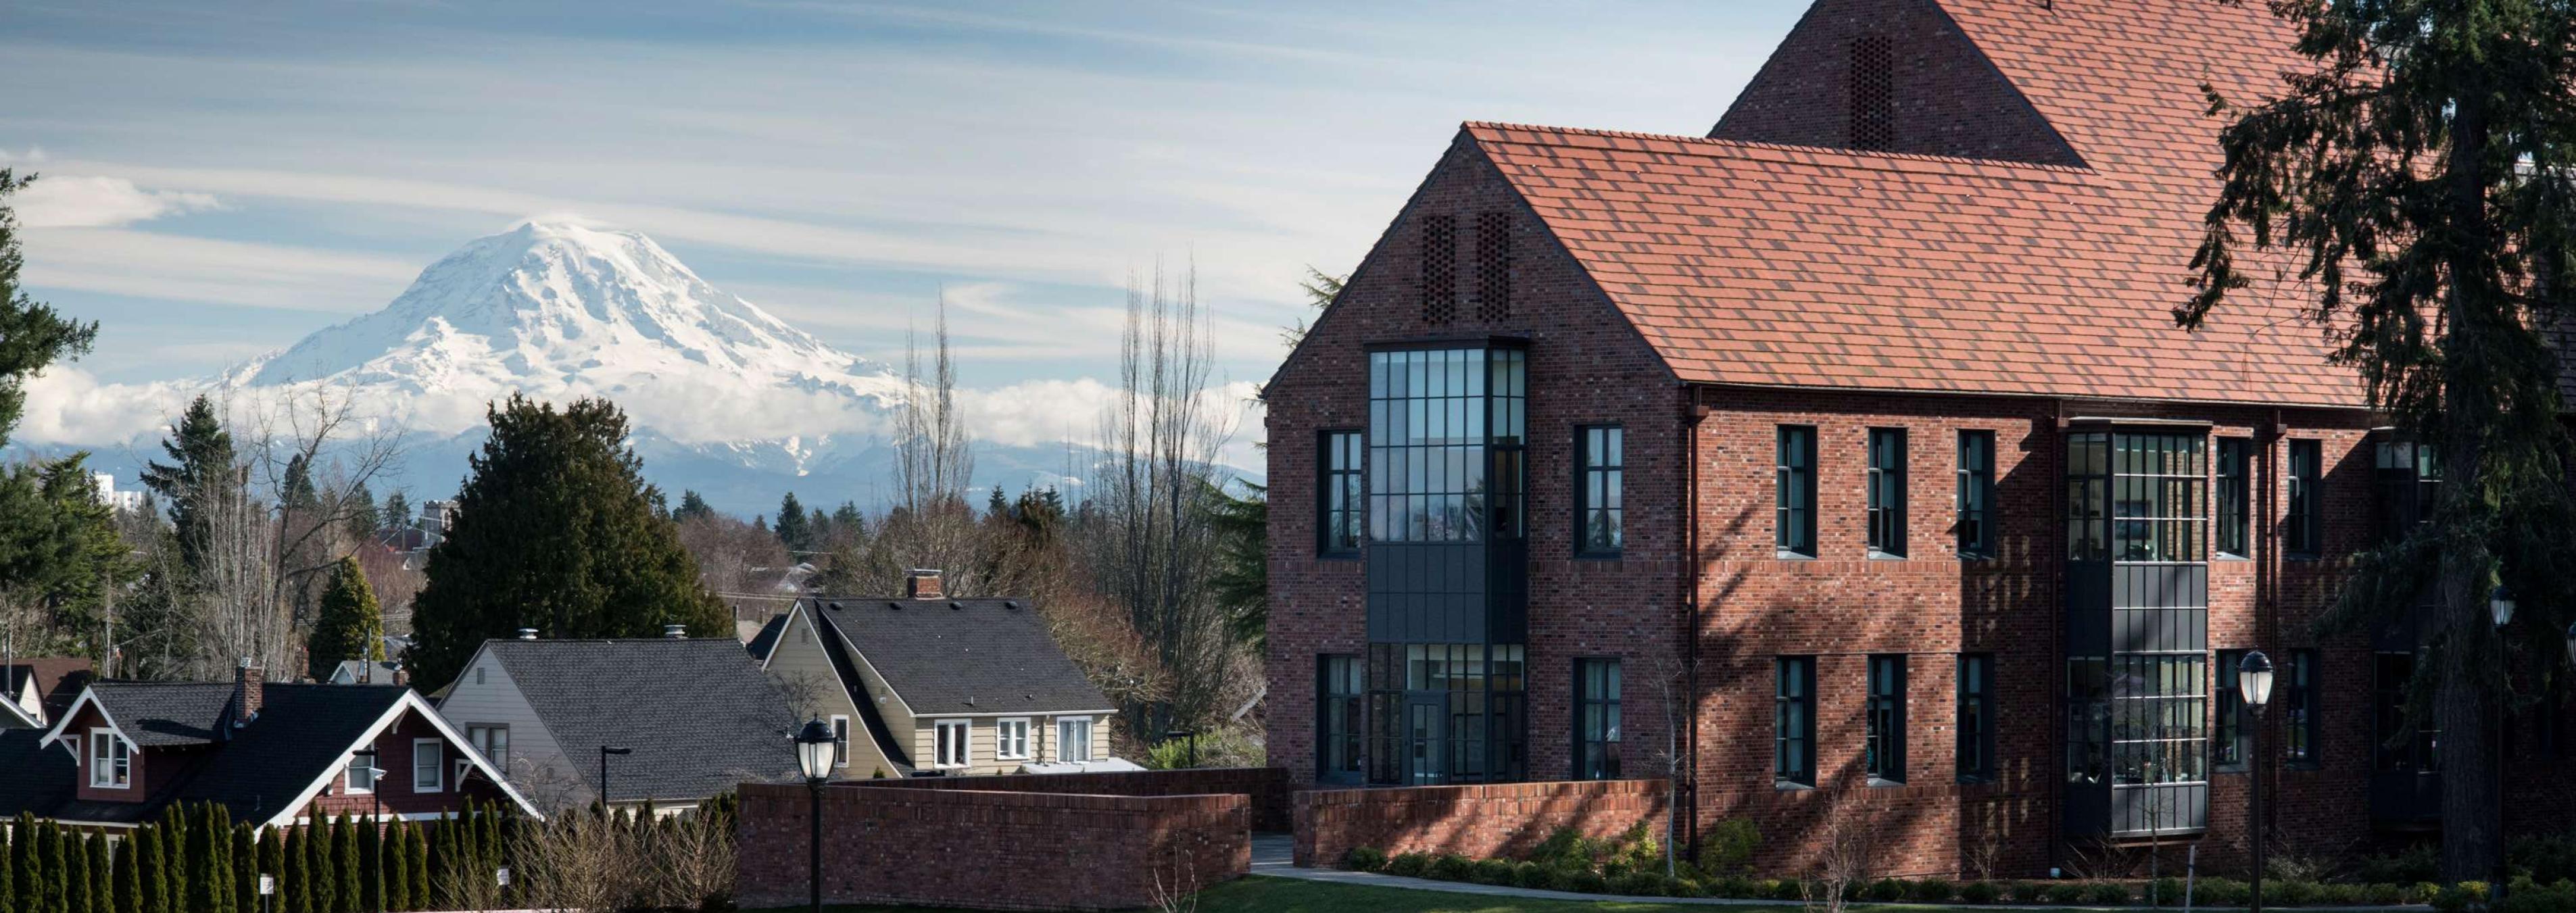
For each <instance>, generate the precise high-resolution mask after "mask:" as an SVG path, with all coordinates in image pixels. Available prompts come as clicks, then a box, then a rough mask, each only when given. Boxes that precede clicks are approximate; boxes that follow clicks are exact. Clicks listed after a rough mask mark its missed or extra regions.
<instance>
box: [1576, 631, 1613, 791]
mask: <svg viewBox="0 0 2576 913" xmlns="http://www.w3.org/2000/svg"><path fill="white" fill-rule="evenodd" d="M1574 706H1575V715H1574V778H1575V779H1577V780H1615V779H1618V778H1619V661H1618V660H1615V659H1578V660H1575V661H1574Z"/></svg>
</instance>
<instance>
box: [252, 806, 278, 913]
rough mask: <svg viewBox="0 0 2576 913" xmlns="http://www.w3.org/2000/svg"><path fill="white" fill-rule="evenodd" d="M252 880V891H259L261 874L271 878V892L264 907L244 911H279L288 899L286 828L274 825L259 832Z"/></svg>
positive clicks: (256, 912) (253, 861)
mask: <svg viewBox="0 0 2576 913" xmlns="http://www.w3.org/2000/svg"><path fill="white" fill-rule="evenodd" d="M253 852H254V853H255V855H254V856H253V860H252V862H251V876H250V882H251V886H252V893H253V894H257V893H258V886H259V876H262V875H266V876H268V878H269V891H270V892H271V893H270V895H269V897H268V899H267V902H266V904H265V905H264V908H251V909H246V910H244V911H243V913H279V911H280V909H281V908H282V907H283V906H284V904H283V901H284V900H285V899H286V898H285V894H286V828H282V827H272V828H269V829H267V830H263V831H260V832H259V846H258V847H257V848H256V849H254V850H253Z"/></svg>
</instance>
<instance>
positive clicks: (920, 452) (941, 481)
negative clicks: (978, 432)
mask: <svg viewBox="0 0 2576 913" xmlns="http://www.w3.org/2000/svg"><path fill="white" fill-rule="evenodd" d="M933 326H934V329H933V346H934V348H933V353H932V356H931V368H930V375H929V376H928V377H927V378H924V377H923V375H922V360H921V349H920V347H919V346H918V344H917V343H916V342H915V340H914V337H913V336H912V334H911V333H910V332H906V333H905V334H904V356H903V363H904V379H905V381H906V385H905V386H906V395H905V398H904V404H903V409H902V411H901V412H899V413H897V415H896V425H895V478H894V486H895V501H894V505H893V508H892V509H891V510H889V511H888V512H887V513H886V516H885V519H884V521H883V522H882V523H879V524H878V527H877V535H876V536H874V537H873V538H872V539H871V540H870V541H869V542H868V548H867V549H866V551H865V552H864V554H865V556H866V560H865V564H866V565H867V567H868V572H867V573H864V574H860V575H853V576H854V577H856V578H857V579H860V580H863V581H865V582H867V583H869V584H872V585H873V586H875V587H883V588H884V590H885V591H887V592H891V591H892V590H893V588H894V587H895V586H897V585H898V584H899V583H900V581H901V579H902V577H903V574H904V573H905V572H907V571H909V570H912V569H914V568H937V569H939V570H940V571H941V573H942V578H943V579H942V585H943V586H944V587H945V588H946V590H947V591H948V592H949V593H951V594H954V595H961V596H977V595H984V594H985V587H984V581H983V579H982V578H981V575H979V574H978V573H977V571H978V570H979V569H980V568H982V567H984V565H985V562H983V561H980V560H978V559H979V557H981V546H982V543H980V542H979V541H978V540H979V538H980V537H979V535H978V533H979V530H978V529H977V524H976V520H975V509H974V507H973V505H971V504H970V503H968V501H967V499H966V485H967V480H968V479H969V478H970V477H972V476H973V475H974V472H975V454H974V449H973V448H972V447H971V446H970V445H969V444H968V443H967V435H966V422H965V417H964V416H963V415H961V414H959V412H958V410H957V363H956V360H955V359H954V358H952V357H951V356H950V354H949V346H948V300H947V298H946V297H945V296H943V297H941V299H940V301H939V311H938V315H937V317H936V322H935V323H934V325H933Z"/></svg>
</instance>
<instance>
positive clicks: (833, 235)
mask: <svg viewBox="0 0 2576 913" xmlns="http://www.w3.org/2000/svg"><path fill="white" fill-rule="evenodd" d="M1805 5H1806V4H1805V2H1804V0H1702V2H1647V3H1633V4H1615V5H1612V4H1558V3H1546V4H1542V3H1454V4H1422V5H1402V6H1396V5H1388V4H1375V3H1353V4H1341V3H1296V4H1280V3H1262V4H1250V3H1247V4H1238V5H1210V4H1178V3H1157V2H1128V3H1116V4H1110V3H1087V4H974V5H964V4H960V5H942V6H929V5H901V4H871V3H833V2H775V3H770V2H760V3H702V2H690V3H675V2H659V0H647V2H621V3H607V2H602V3H579V4H576V3H543V2H514V3H482V2H443V0H383V2H369V3H348V2H331V3H318V2H316V3H296V2H274V3H258V4H203V3H198V2H176V3H129V2H116V0H80V2H58V0H39V2H23V0H0V23H5V27H0V85H6V86H8V87H9V90H8V93H7V99H8V100H7V102H6V103H5V104H0V164H6V165H8V166H11V167H16V168H19V169H22V170H27V169H32V170H35V171H39V172H42V173H44V174H45V175H46V177H47V180H48V181H50V182H52V183H51V186H50V187H48V186H45V185H40V186H39V190H40V191H41V195H34V196H31V197H30V198H29V199H26V200H22V201H21V203H22V215H23V216H24V217H25V218H26V219H27V221H28V222H29V230H28V232H27V248H28V254H29V265H28V268H27V279H28V280H29V282H30V285H31V286H32V291H33V292H34V293H35V294H36V295H37V296H38V297H40V298H42V299H45V300H48V301H51V302H52V303H54V304H56V305H58V306H60V307H62V308H64V309H65V310H68V311H70V312H72V313H74V314H77V315H80V316H83V317H89V318H96V319H99V320H101V321H103V322H104V324H105V330H104V332H103V334H102V336H101V339H100V345H99V349H98V351H97V352H96V353H95V354H94V355H92V356H90V357H89V358H86V359H84V360H83V361H82V362H81V363H80V364H79V365H77V366H76V370H78V371H80V372H83V373H84V374H86V375H88V376H89V377H90V378H91V379H94V380H96V381H100V382H106V383H119V384H122V383H142V382H147V381H157V380H168V379H174V378H184V377H196V376H203V375H208V374H212V373H213V372H215V371H218V370H220V369H222V368H223V367H225V366H226V365H228V364H230V363H233V362H237V361H240V360H243V359H246V358H249V357H251V356H253V355H256V354H259V353H261V352H263V351H266V350H269V349H272V348H277V347H281V346H284V345H287V344H290V343H292V342H293V341H295V340H296V339H298V338H300V337H301V336H303V335H304V334H305V333H308V332H310V331H312V330H314V329H317V328H320V327H322V326H325V325H328V324H331V323H336V322H339V321H341V320H345V319H348V318H349V317H350V316H353V315H356V314H360V313H364V312H367V311H370V310H374V309H376V308H378V307H381V306H382V305H383V304H385V303H386V302H387V301H389V300H391V299H392V298H393V297H394V296H395V295H396V294H398V293H399V292H400V291H401V290H402V288H403V287H404V286H405V285H407V284H408V283H409V282H410V280H411V278H412V277H413V275H415V274H416V273H417V272H418V271H419V270H420V268H421V267H423V266H426V265H427V264H428V263H430V262H431V261H432V260H435V259H436V258H437V257H439V256H440V255H443V254H444V253H446V252H448V251H449V250H452V249H454V248H456V247H458V246H459V245H461V244H463V243H464V242H465V241H466V240H468V239H471V238H474V237H477V236H480V235H484V234H489V233H492V232H496V231H499V230H502V229H504V228H506V227H508V226H509V225H510V224H512V223H514V222H516V221H518V220H520V219H523V218H528V217H541V216H577V217H580V218H583V219H587V220H591V221H594V222H599V223H603V224H609V225H616V226H620V227H627V228H634V229H638V230H641V231H644V232H645V233H647V234H650V235H652V236H654V237H655V238H656V239H657V240H659V241H661V242H662V244H663V245H664V246H665V247H667V248H669V249H670V250H671V251H672V252H673V253H675V254H677V255H678V256H679V257H680V258H681V259H683V260H684V261H686V262H688V263H689V264H690V265H691V266H693V267H694V268H695V269H696V270H697V271H698V272H699V273H700V274H701V275H702V276H704V277H706V278H707V279H708V280H710V281H712V282H714V283H715V284H716V285H718V286H720V287H723V288H725V289H727V290H730V291H733V292H734V293H736V294H740V295H742V296H744V297H746V298H749V299H751V300H752V301H754V302H755V303H758V304H760V305H761V306H763V307H765V308H767V309H769V310H770V311H772V312H774V313H776V314H778V315H779V316H781V317H782V318H784V319H786V320H788V321H789V322H790V323H793V324H796V325H798V326H800V327H803V328H804V329H806V330H808V331H810V332H813V333H815V334H816V335H818V336H821V337H822V338H823V339H824V340H826V341H827V342H830V343H833V344H835V345H837V346H840V347H842V348H845V349H848V350H851V351H854V352H857V353H859V354H862V355H871V356H876V357H880V358H884V357H888V356H890V355H896V354H899V350H900V347H901V345H902V331H903V328H904V326H905V325H906V323H907V321H910V320H915V319H919V318H922V317H924V316H925V315H926V313H927V310H928V308H929V307H930V306H931V304H932V302H933V301H934V300H935V299H936V297H937V296H938V295H939V294H940V293H941V290H942V289H943V288H944V289H945V291H946V294H947V296H948V298H949V301H950V303H951V307H952V315H953V316H952V319H953V320H954V321H955V323H956V325H957V331H958V332H957V335H958V340H957V342H958V345H959V348H960V352H961V355H962V365H961V375H962V377H963V381H964V383H965V384H966V385H968V386H984V387H991V386H1000V385H1004V384H1012V383H1018V382H1022V381H1028V380H1033V379H1045V378H1075V377H1084V376H1093V377H1098V376H1104V375H1105V374H1106V372H1107V370H1108V368H1109V367H1110V366H1111V365H1112V364H1114V360H1115V357H1116V342H1117V340H1116V333H1115V330H1116V324H1117V315H1118V310H1119V308H1120V306H1121V301H1122V291H1121V288H1122V285H1123V284H1124V283H1125V281H1126V280H1127V277H1128V276H1129V275H1131V274H1133V273H1134V272H1136V271H1139V270H1150V269H1152V268H1153V267H1154V265H1155V264H1156V262H1157V260H1158V259H1159V260H1160V261H1161V262H1163V263H1164V264H1166V265H1167V266H1170V265H1178V264H1180V263H1184V262H1190V263H1195V265H1196V268H1197V270H1198V274H1199V279H1200V292H1201V298H1202V300H1203V301H1204V302H1206V303H1208V304H1209V305H1210V306H1211V307H1212V309H1213V312H1214V314H1215V321H1216V325H1217V330H1218V335H1219V338H1220V343H1219V357H1220V361H1221V364H1222V369H1223V371H1224V373H1225V374H1226V375H1227V378H1229V379H1232V380H1259V379H1261V378H1263V377H1265V376H1266V375H1267V374H1268V372H1269V370H1270V369H1271V367H1272V366H1274V365H1275V363H1276V361H1277V359H1278V356H1279V355H1280V354H1281V350H1280V347H1279V344H1278V342H1277V337H1276V332H1275V328H1276V327H1277V326H1279V325H1282V324H1285V323H1288V322H1290V321H1291V320H1294V319H1296V318H1298V317H1300V316H1302V315H1303V308H1304V305H1303V303H1302V301H1301V300H1300V297H1299V295H1298V293H1297V288H1296V281H1297V279H1298V275H1299V270H1300V268H1301V266H1302V265H1304V264H1308V263H1312V264H1315V265H1317V266H1320V267H1323V268H1326V269H1328V270H1330V271H1333V272H1343V271H1347V270H1348V269H1349V268H1350V266H1351V265H1352V264H1354V263H1356V262H1357V261H1358V259H1359V257H1360V256H1361V255H1362V254H1363V253H1365V252H1366V250H1367V247H1368V245H1369V244H1370V243H1372V242H1373V241H1374V240H1375V239H1376V237H1377V235H1378V233H1379V232H1380V231H1381V230H1383V229H1384V227H1385V225H1386V222H1387V220H1388V219H1389V218H1390V217H1391V216H1392V215H1393V214H1394V213H1395V210H1396V208H1397V207H1398V206H1400V205H1401V204H1402V202H1403V200H1404V198H1405V196H1406V194H1407V193H1408V192H1410V191H1411V189H1412V188H1413V186H1414V184H1415V182H1416V181H1418V180H1419V179H1420V178H1421V176H1422V174H1423V172H1424V171H1425V170H1426V169H1427V168H1428V167H1429V166H1430V165H1431V163H1432V162H1433V161H1434V160H1435V159H1436V158H1437V156H1438V155H1439V153H1440V151H1441V150H1442V149H1443V148H1444V146H1445V144H1446V143H1447V142H1448V140H1449V138H1450V136H1451V135H1452V133H1453V132H1454V131H1455V129H1456V126H1457V124H1458V122H1459V121H1462V120H1468V119H1484V120H1508V121H1523V122H1537V123H1550V124H1562V125H1570V126H1585V127H1602V128H1615V129H1625V130H1640V131H1649V132H1665V133H1689V134H1696V133H1701V132H1705V131H1706V130H1707V129H1708V126H1709V124H1711V123H1712V122H1714V121H1715V119H1716V118H1717V116H1718V115H1719V114H1720V113H1721V112H1723V111H1724V110H1725V108H1726V106H1727V105H1728V103H1729V102H1731V101H1732V100H1733V99H1734V97H1735V94H1736V92H1737V91H1738V90H1739V89H1740V88H1741V87H1742V86H1743V84H1744V82H1745V80H1746V79H1748V78H1749V77H1750V76H1751V75H1752V73H1753V71H1754V69H1755V68H1757V67H1758V66H1759V65H1760V64H1761V62H1762V60H1763V59H1764V57H1765V56H1767V55H1768V54H1769V52H1770V50H1771V48H1772V46H1773V45H1774V44H1775V43H1776V42H1777V41H1778V40H1779V38H1780V37H1781V36H1782V35H1784V34H1786V33H1787V31H1788V29H1789V27H1790V26H1791V25H1792V24H1793V23H1794V22H1795V20H1796V17H1797V16H1798V14H1799V13H1800V12H1802V11H1803V10H1804V8H1805Z"/></svg>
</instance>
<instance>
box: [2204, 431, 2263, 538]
mask: <svg viewBox="0 0 2576 913" xmlns="http://www.w3.org/2000/svg"><path fill="white" fill-rule="evenodd" d="M2213 455H2214V456H2215V457H2216V463H2217V480H2216V488H2217V490H2216V491H2213V492H2211V500H2212V501H2214V502H2215V503H2216V504H2217V507H2218V528H2217V530H2216V531H2215V532H2216V537H2215V541H2213V542H2212V543H2211V548H2210V551H2211V552H2212V554H2213V557H2215V558H2216V559H2217V560H2221V561H2250V560H2252V559H2253V558H2254V439H2252V438H2242V437H2223V438H2219V439H2218V447H2217V451H2216V453H2215V454H2213Z"/></svg>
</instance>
